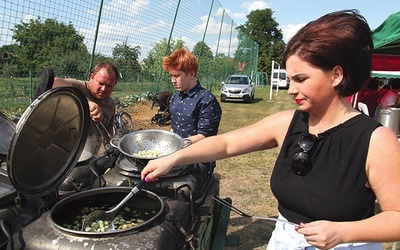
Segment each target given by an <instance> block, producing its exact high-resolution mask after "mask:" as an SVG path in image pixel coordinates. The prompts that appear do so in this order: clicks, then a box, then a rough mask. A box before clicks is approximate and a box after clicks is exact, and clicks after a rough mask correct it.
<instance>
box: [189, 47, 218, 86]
mask: <svg viewBox="0 0 400 250" xmlns="http://www.w3.org/2000/svg"><path fill="white" fill-rule="evenodd" d="M192 53H193V55H195V56H196V58H197V60H198V62H199V72H198V77H199V79H200V81H202V82H204V81H206V80H205V79H206V78H209V77H210V76H212V75H213V74H214V68H213V66H214V61H213V53H212V51H211V48H210V47H209V46H208V45H207V44H206V43H205V42H202V41H200V42H197V43H196V45H195V46H194V47H193V51H192Z"/></svg>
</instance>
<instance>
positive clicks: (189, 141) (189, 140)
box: [183, 138, 192, 148]
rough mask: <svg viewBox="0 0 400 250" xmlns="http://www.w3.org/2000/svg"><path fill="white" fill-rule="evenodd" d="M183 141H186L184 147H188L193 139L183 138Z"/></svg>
mask: <svg viewBox="0 0 400 250" xmlns="http://www.w3.org/2000/svg"><path fill="white" fill-rule="evenodd" d="M183 141H186V142H187V143H186V145H185V144H183V147H184V148H186V147H187V146H190V145H191V144H192V139H190V138H183Z"/></svg>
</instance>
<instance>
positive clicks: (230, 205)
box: [212, 197, 299, 227]
mask: <svg viewBox="0 0 400 250" xmlns="http://www.w3.org/2000/svg"><path fill="white" fill-rule="evenodd" d="M212 198H213V199H214V200H216V201H217V202H219V203H221V204H222V205H224V206H225V207H227V208H229V209H230V210H232V211H233V212H235V213H237V214H238V215H240V216H243V217H246V218H251V219H258V220H270V221H275V222H283V223H288V224H290V225H293V226H295V227H298V226H299V224H296V223H294V222H290V221H287V220H281V219H277V218H272V217H262V216H252V215H249V214H246V213H245V212H243V211H241V210H239V209H238V208H236V207H234V206H233V205H232V204H230V203H229V202H227V201H226V200H224V199H221V198H219V197H212Z"/></svg>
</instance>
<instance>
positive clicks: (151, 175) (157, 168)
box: [141, 157, 172, 182]
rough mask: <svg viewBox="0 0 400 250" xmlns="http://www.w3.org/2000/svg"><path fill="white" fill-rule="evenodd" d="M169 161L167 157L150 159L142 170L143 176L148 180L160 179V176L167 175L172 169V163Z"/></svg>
mask: <svg viewBox="0 0 400 250" xmlns="http://www.w3.org/2000/svg"><path fill="white" fill-rule="evenodd" d="M167 162H168V161H167V160H166V158H165V157H163V158H159V159H155V160H151V161H149V162H148V163H147V165H146V167H145V168H144V169H143V170H142V173H141V178H142V179H143V178H145V181H146V182H150V181H155V180H158V178H159V177H160V176H163V175H166V174H167V173H168V172H169V171H170V170H171V168H172V165H171V164H168V163H167Z"/></svg>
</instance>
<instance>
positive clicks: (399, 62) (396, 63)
mask: <svg viewBox="0 0 400 250" xmlns="http://www.w3.org/2000/svg"><path fill="white" fill-rule="evenodd" d="M372 70H385V71H400V55H399V56H398V55H384V54H372Z"/></svg>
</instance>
